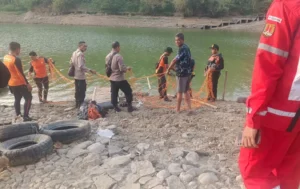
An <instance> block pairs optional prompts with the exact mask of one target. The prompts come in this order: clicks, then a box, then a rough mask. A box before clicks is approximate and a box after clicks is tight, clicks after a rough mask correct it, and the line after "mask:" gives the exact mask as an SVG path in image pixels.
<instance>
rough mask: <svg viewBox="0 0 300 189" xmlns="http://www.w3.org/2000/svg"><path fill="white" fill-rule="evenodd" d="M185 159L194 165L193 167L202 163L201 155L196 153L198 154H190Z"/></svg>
mask: <svg viewBox="0 0 300 189" xmlns="http://www.w3.org/2000/svg"><path fill="white" fill-rule="evenodd" d="M185 159H186V160H187V161H188V162H189V163H191V164H193V165H197V164H199V161H200V157H199V155H198V154H197V153H196V152H190V153H188V154H187V155H186V157H185Z"/></svg>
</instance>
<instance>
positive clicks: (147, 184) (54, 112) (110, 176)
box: [0, 102, 244, 189]
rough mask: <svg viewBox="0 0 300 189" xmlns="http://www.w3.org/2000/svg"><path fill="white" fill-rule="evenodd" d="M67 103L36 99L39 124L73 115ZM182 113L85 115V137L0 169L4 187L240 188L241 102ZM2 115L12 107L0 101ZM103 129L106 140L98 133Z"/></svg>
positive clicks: (34, 111)
mask: <svg viewBox="0 0 300 189" xmlns="http://www.w3.org/2000/svg"><path fill="white" fill-rule="evenodd" d="M71 105H73V103H56V104H48V105H34V106H33V109H32V114H31V115H32V117H33V118H34V119H36V120H37V121H38V122H39V124H40V125H42V124H46V123H50V122H53V121H57V120H68V119H74V118H75V117H76V113H77V110H70V111H65V109H66V108H68V107H70V106H71ZM215 105H216V106H217V107H218V108H217V109H212V108H210V107H206V106H203V107H201V108H199V109H198V110H196V111H195V115H193V116H188V115H187V113H186V112H183V113H181V114H176V113H175V112H174V111H173V110H166V109H150V108H146V107H141V108H140V109H139V110H138V111H136V112H133V113H132V114H129V113H127V112H126V111H125V110H124V111H123V112H121V113H118V114H116V113H114V112H110V113H109V114H108V117H107V118H101V119H98V120H95V121H90V123H91V125H92V133H91V135H90V136H89V138H86V139H84V140H81V141H78V142H74V143H72V144H69V145H63V146H61V147H59V148H56V149H55V150H54V152H53V153H52V154H51V155H49V156H47V157H45V158H43V159H42V160H41V161H39V162H38V163H36V164H33V165H27V166H20V167H12V168H9V169H8V170H5V171H3V172H1V173H0V188H5V189H41V188H43V189H48V188H49V189H50V188H51V189H52V188H53V189H69V188H70V189H85V188H86V189H140V188H142V189H152V188H153V189H185V188H186V189H202V188H203V189H206V188H208V189H238V188H241V184H242V183H241V179H240V176H239V171H238V167H237V157H238V152H239V149H238V147H236V145H235V138H236V136H237V135H238V134H239V133H240V132H241V130H242V126H243V121H244V105H243V104H237V103H234V102H217V103H215ZM0 110H1V112H3V113H2V115H1V119H3V120H9V119H11V118H12V117H13V114H14V112H13V108H12V107H4V106H0ZM105 128H109V129H111V130H113V131H114V133H115V134H116V135H115V136H114V137H113V138H112V139H110V140H109V139H107V138H103V137H101V136H99V135H97V130H98V129H105Z"/></svg>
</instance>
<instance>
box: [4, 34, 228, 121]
mask: <svg viewBox="0 0 300 189" xmlns="http://www.w3.org/2000/svg"><path fill="white" fill-rule="evenodd" d="M175 43H176V45H177V46H178V48H179V50H178V54H177V55H176V57H175V58H174V59H173V60H172V61H171V63H170V65H169V63H168V61H169V60H168V57H169V56H170V55H171V54H172V53H173V49H172V48H171V47H167V48H166V49H165V52H164V53H163V54H162V55H161V57H160V60H159V62H158V63H157V66H156V71H155V72H156V74H157V76H158V84H159V87H158V88H159V90H158V91H159V95H160V99H163V100H165V101H167V102H170V101H171V100H170V99H169V98H168V95H167V79H166V74H170V72H171V71H175V72H176V83H177V94H176V95H175V97H177V109H176V110H177V112H180V109H181V102H182V99H183V95H184V99H185V101H186V104H187V107H188V110H189V111H191V109H192V108H191V97H192V90H191V80H192V78H193V77H194V76H195V73H194V69H195V61H194V59H192V55H191V51H190V49H189V47H188V46H187V45H186V44H185V43H184V35H183V34H182V33H178V34H177V35H176V36H175ZM211 49H212V56H211V57H210V58H209V61H208V65H207V67H206V69H205V72H206V74H208V75H211V76H209V78H210V81H211V82H209V83H211V84H212V86H213V87H211V89H212V90H210V91H211V92H210V93H209V95H208V100H211V101H214V100H215V99H216V97H217V84H218V79H219V76H220V71H221V70H222V69H223V68H224V60H223V58H222V55H221V54H218V50H219V47H218V46H217V45H213V46H212V47H211ZM9 50H10V51H9V54H8V55H6V56H5V57H4V64H5V66H6V68H7V69H8V71H9V74H10V79H9V81H8V86H9V89H10V91H11V93H12V94H13V95H14V97H15V103H14V106H15V111H16V116H17V117H21V116H22V115H21V108H20V102H21V99H22V97H23V98H24V99H25V104H24V115H23V116H22V117H23V119H24V121H31V120H32V119H31V118H30V117H29V110H30V107H31V103H32V94H31V91H32V87H31V85H30V84H29V82H28V80H27V78H26V76H25V74H24V71H23V66H22V62H21V59H20V58H19V57H18V56H19V55H20V52H21V45H20V44H19V43H16V42H11V43H10V44H9ZM86 50H87V44H86V43H85V42H84V41H81V42H79V43H78V48H77V50H76V51H74V52H73V54H72V57H71V60H70V65H71V67H73V68H74V70H73V72H74V73H73V75H72V77H74V80H75V101H76V108H79V107H80V106H81V104H82V103H83V102H84V100H85V96H86V87H87V83H86V73H91V74H96V71H94V70H92V69H89V68H87V66H86V61H85V55H84V53H85V51H86ZM120 51H121V45H120V43H119V42H117V41H116V42H113V44H112V50H111V52H110V53H109V54H108V55H107V56H106V58H105V62H106V67H107V66H109V67H110V70H111V74H110V75H109V80H110V84H111V103H112V105H113V107H114V110H115V111H116V112H120V111H121V109H120V107H119V105H118V96H119V94H118V93H119V90H121V91H122V92H123V93H124V94H125V97H126V104H127V107H128V112H132V111H134V110H135V108H134V107H133V106H132V101H133V94H132V89H131V86H130V84H129V83H128V81H127V80H126V79H125V73H126V72H127V71H131V67H128V66H126V65H125V64H124V60H123V57H122V55H121V54H120ZM29 56H30V59H31V61H30V68H29V72H28V76H29V78H32V73H34V78H33V79H34V81H35V83H36V86H37V88H38V98H39V101H40V102H41V103H47V102H48V100H47V97H48V90H49V78H48V72H47V64H48V65H49V64H51V65H52V64H54V62H53V61H52V59H51V58H45V57H40V56H38V55H37V53H36V52H34V51H32V52H30V53H29ZM168 65H169V66H168ZM49 72H51V69H50V66H49Z"/></svg>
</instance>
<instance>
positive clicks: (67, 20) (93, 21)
mask: <svg viewBox="0 0 300 189" xmlns="http://www.w3.org/2000/svg"><path fill="white" fill-rule="evenodd" d="M232 19H234V18H219V19H212V18H182V17H152V16H115V15H89V14H69V15H58V16H52V15H47V14H36V13H33V12H27V13H24V14H17V13H13V12H0V23H11V24H55V25H77V26H103V27H128V28H188V29H192V28H193V29H199V28H201V27H202V26H203V25H210V24H220V23H222V21H228V20H232ZM263 25H264V22H263V21H259V22H252V23H249V24H238V25H231V26H227V27H222V28H218V29H219V30H233V31H235V30H236V31H248V32H249V31H250V32H260V31H262V29H263Z"/></svg>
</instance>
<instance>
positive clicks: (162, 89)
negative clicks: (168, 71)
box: [158, 75, 167, 98]
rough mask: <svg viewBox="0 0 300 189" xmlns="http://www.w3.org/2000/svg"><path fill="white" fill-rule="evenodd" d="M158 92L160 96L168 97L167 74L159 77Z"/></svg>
mask: <svg viewBox="0 0 300 189" xmlns="http://www.w3.org/2000/svg"><path fill="white" fill-rule="evenodd" d="M158 92H159V95H160V98H165V97H167V79H166V76H165V75H163V76H161V77H158Z"/></svg>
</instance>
